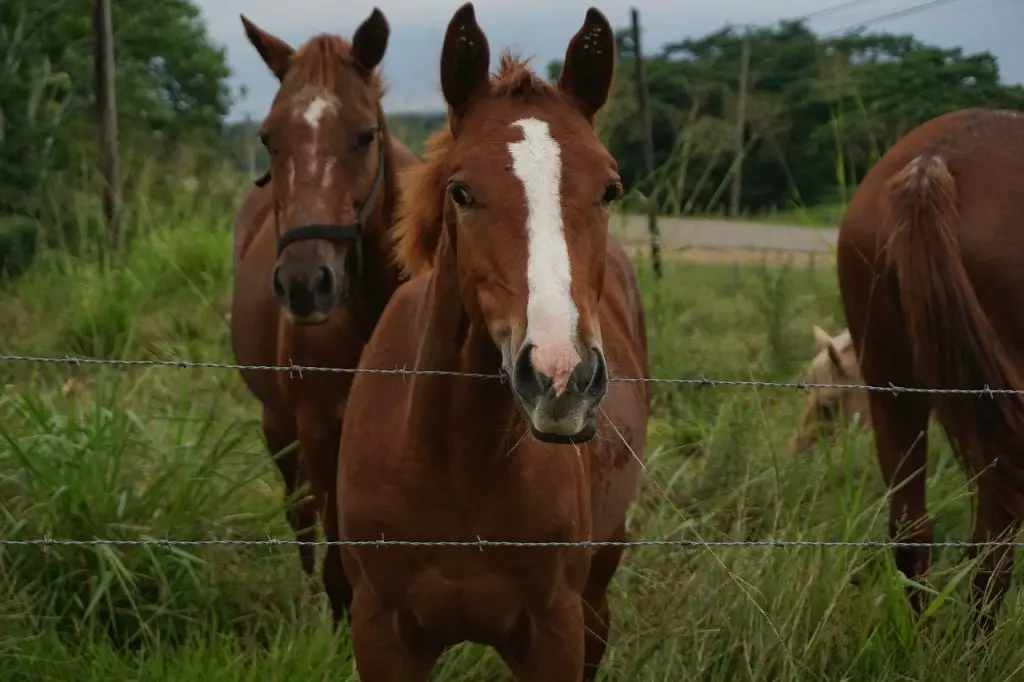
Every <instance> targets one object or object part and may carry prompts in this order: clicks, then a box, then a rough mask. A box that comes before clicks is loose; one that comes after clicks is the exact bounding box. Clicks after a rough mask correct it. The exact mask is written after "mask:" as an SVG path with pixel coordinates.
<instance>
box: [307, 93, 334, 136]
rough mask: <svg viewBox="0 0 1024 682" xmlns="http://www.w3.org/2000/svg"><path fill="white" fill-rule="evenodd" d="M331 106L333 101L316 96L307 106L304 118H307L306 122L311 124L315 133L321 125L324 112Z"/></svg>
mask: <svg viewBox="0 0 1024 682" xmlns="http://www.w3.org/2000/svg"><path fill="white" fill-rule="evenodd" d="M330 107H331V103H330V102H328V101H327V100H326V99H324V98H323V97H314V98H313V101H312V102H310V103H309V106H308V107H306V112H305V113H304V114H302V118H304V119H306V123H308V124H309V127H310V128H312V129H313V132H314V133H315V132H316V130H317V128H319V127H320V119H321V118H322V117H323V115H324V112H325V111H327V109H328V108H330Z"/></svg>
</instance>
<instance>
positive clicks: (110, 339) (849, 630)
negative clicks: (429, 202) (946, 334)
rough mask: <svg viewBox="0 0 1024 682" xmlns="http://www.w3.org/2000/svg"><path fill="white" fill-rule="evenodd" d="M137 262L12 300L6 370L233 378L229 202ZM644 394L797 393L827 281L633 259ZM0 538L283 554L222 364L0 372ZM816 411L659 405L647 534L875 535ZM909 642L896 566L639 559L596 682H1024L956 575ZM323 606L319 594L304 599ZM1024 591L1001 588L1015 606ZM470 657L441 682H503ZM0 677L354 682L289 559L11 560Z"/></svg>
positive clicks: (239, 395)
mask: <svg viewBox="0 0 1024 682" xmlns="http://www.w3.org/2000/svg"><path fill="white" fill-rule="evenodd" d="M132 211H133V212H132V213H131V227H132V232H133V234H134V235H135V237H134V241H133V243H132V245H131V247H130V248H129V249H128V250H127V251H126V252H125V253H124V254H123V255H119V256H117V257H115V258H112V259H111V260H110V261H109V263H108V266H107V267H103V268H101V267H99V266H98V265H96V263H97V262H99V260H100V259H99V258H98V256H97V255H96V254H95V253H92V252H91V251H90V250H89V249H85V250H83V251H81V252H80V253H79V254H78V255H68V254H67V253H66V252H64V253H61V252H52V253H47V254H45V255H44V256H42V257H41V258H40V259H38V260H37V261H36V262H35V263H34V264H33V265H32V267H31V269H30V270H29V271H28V272H27V274H26V275H25V276H23V277H22V278H20V279H19V280H17V281H16V282H15V283H13V284H11V285H9V286H8V287H7V288H6V290H5V291H4V292H3V293H2V294H0V295H2V298H0V319H2V320H3V327H4V329H3V334H2V337H0V339H2V340H0V348H2V350H3V352H6V353H22V352H23V353H30V354H34V355H53V356H60V357H63V356H64V355H65V354H75V355H82V356H94V357H99V356H102V357H135V358H139V357H161V358H188V359H191V360H204V361H224V362H231V361H232V360H233V358H232V356H231V353H230V350H229V341H228V329H227V325H226V323H225V315H226V313H227V311H228V309H229V291H230V282H231V264H230V251H229V249H230V239H231V238H230V233H229V226H230V223H231V220H232V213H231V209H230V207H229V206H228V205H218V204H212V203H211V204H209V205H207V204H204V203H203V202H201V201H191V200H190V201H188V202H183V203H182V205H176V206H171V207H162V206H160V205H150V206H148V207H147V208H146V210H145V211H142V210H139V209H138V207H137V206H136V207H134V208H133V209H132ZM640 269H641V275H642V278H643V280H644V286H645V291H646V296H647V299H646V300H647V306H648V320H649V324H650V344H651V348H652V352H653V358H652V361H653V370H654V374H655V375H656V376H659V377H682V376H686V377H696V376H700V375H703V376H707V377H725V378H738V379H746V378H755V377H757V378H766V379H778V380H790V379H794V378H798V377H799V376H800V375H801V372H802V368H803V366H804V364H805V363H806V362H807V361H809V359H810V357H811V356H812V354H813V352H814V346H813V342H812V336H811V325H812V324H820V325H822V326H824V327H825V328H827V329H829V330H831V331H837V330H838V329H840V328H841V327H842V326H843V322H842V318H841V315H840V308H839V305H838V298H837V293H836V284H835V276H834V272H832V271H830V270H825V271H822V270H820V269H819V270H818V272H817V273H814V274H811V273H809V272H807V271H803V270H786V269H775V270H764V269H756V268H751V269H746V270H743V271H742V273H741V275H740V278H739V281H738V282H737V281H735V280H734V278H733V273H732V271H731V270H730V269H727V268H716V267H707V266H705V267H698V266H691V265H685V264H673V265H670V266H669V270H668V272H667V276H666V279H665V280H664V281H662V282H661V283H660V284H655V283H654V282H653V281H652V280H651V277H650V272H649V271H648V269H647V268H645V267H644V266H643V265H642V264H641V265H640ZM0 386H2V387H3V388H2V398H0V537H2V538H3V539H5V540H18V539H31V538H43V537H53V538H113V539H135V538H141V537H155V538H177V539H202V538H240V539H254V540H261V539H266V538H267V537H268V536H270V537H277V538H289V537H291V536H290V533H289V531H288V528H287V525H286V523H285V520H284V516H283V514H282V512H281V500H280V490H281V486H280V484H279V481H278V478H277V475H276V470H274V469H273V466H272V464H271V462H270V459H269V457H268V456H267V454H266V453H265V451H264V450H263V447H262V444H261V441H260V437H259V431H258V427H257V420H256V418H257V416H258V409H257V406H256V404H255V402H254V400H253V399H252V398H251V397H250V396H248V394H247V393H246V391H245V389H244V388H243V386H242V383H241V381H240V379H239V377H238V376H237V374H236V373H234V372H232V371H226V370H219V371H218V370H209V371H200V370H193V369H173V368H149V369H129V370H125V369H118V368H98V367H80V368H69V367H65V366H59V365H47V366H42V365H27V364H20V363H4V364H2V365H0ZM803 400H804V396H803V395H802V394H801V393H799V392H797V391H792V390H779V389H764V390H760V389H757V390H755V389H751V388H694V387H669V386H658V387H657V391H656V401H655V415H654V417H653V418H652V420H651V423H650V437H649V447H648V472H647V476H646V479H645V481H644V484H643V487H642V491H641V495H640V500H639V502H638V504H637V505H636V506H635V508H634V510H633V512H632V516H631V520H630V527H631V532H632V535H633V537H634V538H635V539H639V538H647V539H655V538H681V539H693V540H751V539H764V538H776V539H808V540H809V539H821V540H860V539H875V540H881V539H885V538H886V526H887V509H886V507H885V505H884V499H883V489H882V485H881V482H880V479H879V476H878V473H877V471H876V467H875V463H874V461H873V455H872V452H871V449H870V437H868V436H860V437H854V436H847V437H844V438H841V439H840V442H839V444H838V445H836V446H834V447H832V448H831V449H827V450H826V449H823V450H821V451H820V452H818V453H813V454H810V455H805V456H802V457H796V456H794V455H792V454H791V452H790V450H789V444H790V440H791V438H792V436H793V432H794V428H795V425H796V422H797V419H798V416H799V411H800V409H801V407H802V402H803ZM932 442H933V443H935V445H934V446H933V465H934V470H935V471H936V472H938V475H936V476H934V477H933V479H932V482H931V484H930V489H931V499H932V501H933V502H932V512H933V513H934V515H935V517H936V520H937V523H938V539H961V538H966V535H967V530H968V524H969V500H968V497H967V494H966V486H965V482H964V479H963V477H962V476H961V475H960V473H959V471H958V470H957V468H956V465H955V462H954V460H953V459H952V457H951V455H950V453H949V451H948V449H947V448H946V447H945V445H944V444H943V443H942V442H941V440H939V439H935V440H933V441H932ZM937 557H938V567H937V570H936V572H935V574H934V576H933V581H934V589H935V590H937V591H943V590H947V588H948V592H942V597H941V599H939V600H938V601H937V602H936V607H935V608H934V609H933V610H932V611H931V612H930V613H929V614H928V617H927V618H926V619H924V621H923V622H922V623H921V624H920V625H915V624H914V623H913V622H912V621H911V620H910V619H909V618H908V617H907V612H906V611H905V609H904V608H903V604H902V601H901V594H902V592H901V590H902V583H901V581H900V578H899V577H898V576H897V574H896V573H895V572H894V571H893V569H892V567H891V564H890V562H889V558H888V554H887V553H886V552H878V551H871V550H851V549H824V550H823V549H761V548H758V549H749V548H728V549H720V548H715V549H708V548H704V549H700V550H682V549H678V548H664V547H650V548H641V549H637V550H635V551H633V552H631V553H630V554H629V555H628V557H627V560H626V562H625V564H624V565H623V567H622V569H621V570H620V572H619V574H618V576H617V579H616V582H615V584H614V588H613V590H614V601H613V608H614V626H613V635H612V637H613V639H612V642H611V647H610V650H609V655H608V657H607V659H606V669H605V675H604V678H603V679H606V680H642V681H651V682H654V681H659V682H660V681H665V682H677V681H679V680H722V681H729V682H735V681H739V680H764V681H765V682H767V681H775V680H939V679H950V680H953V679H972V680H1010V679H1012V678H1013V676H1014V675H1015V674H1016V672H1017V671H1018V670H1020V669H1021V667H1022V666H1024V611H1022V609H1021V607H1020V605H1019V601H1017V600H1016V599H1015V597H1014V596H1011V598H1010V599H1009V600H1008V603H1007V606H1006V608H1005V610H1004V612H1003V620H1002V625H1001V627H1000V628H999V630H998V631H997V633H996V635H995V638H994V640H993V642H992V643H991V645H990V646H989V647H988V649H976V648H974V647H973V646H972V645H971V644H970V642H969V640H968V638H967V637H966V634H965V633H966V630H965V627H966V622H967V621H966V615H967V613H968V610H967V607H966V605H965V604H964V598H965V595H966V586H965V585H964V584H963V583H964V580H963V572H962V570H961V568H962V566H963V564H960V563H959V562H958V559H959V554H958V552H954V551H946V550H940V551H939V552H938V553H937ZM314 588H315V586H314ZM1015 594H1016V592H1014V593H1012V595H1015ZM500 670H501V668H500V665H499V664H498V662H497V660H496V658H495V657H494V656H493V655H491V654H489V653H487V652H484V651H482V650H480V649H479V648H477V647H471V646H468V647H459V648H457V649H455V650H453V651H451V652H450V653H449V654H448V655H447V656H446V658H445V659H444V662H443V664H442V665H441V666H439V668H438V674H437V677H436V679H438V680H470V681H479V682H489V681H491V680H496V679H504V678H503V677H502V673H501V672H500ZM0 679H3V680H12V681H13V680H146V681H147V682H171V681H174V682H178V681H181V680H190V679H195V680H204V681H216V682H220V681H228V680H232V681H234V680H253V681H257V680H267V681H276V680H282V681H286V680H296V681H298V680H302V681H303V682H306V681H308V680H325V681H326V680H332V681H336V680H355V679H357V678H356V675H355V673H354V671H353V665H352V661H351V656H350V654H349V650H348V644H347V642H346V633H345V631H344V629H343V630H342V632H340V633H339V634H338V636H337V637H334V636H333V635H332V633H331V628H330V625H329V617H328V609H327V607H326V603H325V600H324V599H323V597H322V596H320V595H319V592H318V590H317V589H311V586H310V585H309V583H308V582H307V581H306V579H305V577H304V576H303V575H302V573H301V571H300V569H299V564H298V561H297V557H296V555H295V552H294V550H293V549H290V548H279V547H278V548H274V547H223V546H222V547H206V548H198V549H197V548H188V547H185V548H181V547H174V548H169V547H137V548H111V547H102V546H101V547H82V548H65V547H27V548H26V547H3V548H0Z"/></svg>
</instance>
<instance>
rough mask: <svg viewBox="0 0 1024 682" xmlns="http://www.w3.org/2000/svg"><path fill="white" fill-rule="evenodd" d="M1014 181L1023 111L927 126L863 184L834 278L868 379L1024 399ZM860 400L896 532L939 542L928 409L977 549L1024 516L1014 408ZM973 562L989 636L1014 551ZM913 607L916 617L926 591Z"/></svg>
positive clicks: (1020, 403) (899, 396) (1023, 151)
mask: <svg viewBox="0 0 1024 682" xmlns="http://www.w3.org/2000/svg"><path fill="white" fill-rule="evenodd" d="M1022 177H1024V115H1021V114H1020V113H1017V112H1012V111H998V110H987V109H968V110H964V111H959V112H955V113H951V114H946V115H943V116H940V117H938V118H935V119H933V120H931V121H928V122H926V123H924V124H922V125H921V126H919V127H918V128H916V129H915V130H913V131H911V132H910V133H909V134H908V135H906V136H905V137H904V138H903V139H901V140H900V141H899V142H898V143H897V144H896V145H895V146H894V147H893V148H892V149H890V150H889V152H888V153H886V154H885V156H883V157H882V159H881V160H880V161H879V162H878V163H877V164H876V165H875V166H874V168H872V169H871V171H870V172H869V173H868V174H867V175H866V176H865V178H864V181H863V182H862V183H861V185H860V187H859V188H858V189H857V192H856V194H855V195H854V197H853V200H852V201H851V203H850V206H849V208H848V210H847V212H846V215H845V216H844V217H843V221H842V226H841V227H840V230H839V239H838V266H839V285H840V291H841V293H842V298H843V307H844V309H845V312H846V319H847V321H848V322H849V325H850V333H851V335H852V336H853V342H854V347H855V349H856V355H857V357H858V358H859V359H860V367H861V371H862V373H863V375H864V379H865V381H867V383H869V384H873V385H882V386H888V385H889V383H890V382H891V383H892V384H895V385H897V386H910V387H916V388H925V389H983V388H985V387H988V388H991V389H1013V390H1021V389H1024V380H1022V376H1021V372H1022V370H1024V316H1022V315H1021V313H1020V311H1021V310H1022V309H1024V286H1022V284H1024V280H1022V277H1021V274H1020V273H1021V266H1020V262H1021V260H1022V259H1024V232H1022V231H1021V226H1020V221H1021V216H1022V215H1024V180H1021V178H1022ZM1015 273H1016V274H1015ZM870 403H871V420H872V423H873V425H874V431H875V440H876V448H877V452H878V460H879V463H880V465H881V470H882V474H883V476H884V478H885V481H886V483H887V485H888V486H889V488H890V491H891V495H892V498H891V509H890V532H891V533H892V534H893V536H896V535H901V536H904V537H905V538H906V539H907V540H910V541H917V542H926V543H927V542H931V541H932V540H933V538H934V534H935V533H934V525H933V523H932V521H931V519H930V518H929V517H928V512H927V509H926V505H925V476H926V473H927V452H928V447H927V445H928V442H927V441H928V438H927V426H928V418H929V415H930V413H931V412H932V411H933V410H934V411H935V414H936V417H937V418H938V420H939V422H940V423H941V424H942V426H943V428H944V430H945V432H946V434H947V436H948V437H949V440H950V442H951V444H952V446H953V448H954V449H955V451H956V453H957V455H958V457H959V459H960V461H961V463H962V465H963V468H964V470H965V471H966V473H967V474H968V476H970V477H971V478H972V479H973V480H974V481H975V484H976V490H977V492H976V496H975V514H974V515H975V519H974V533H973V541H975V542H989V541H995V540H1004V539H1013V537H1014V536H1015V535H1016V533H1017V531H1018V530H1019V526H1020V520H1021V514H1022V512H1024V505H1022V501H1024V397H1022V396H1021V395H1018V394H1006V395H988V396H986V395H977V394H975V395H969V394H968V395H965V394H960V395H955V394H942V393H931V394H929V393H897V392H886V391H872V392H871V394H870ZM972 554H979V552H977V551H973V552H972ZM981 555H982V556H981V558H980V566H979V567H978V569H979V570H978V572H977V573H976V574H975V576H974V579H973V588H972V598H973V600H974V601H975V605H976V608H977V614H978V616H979V617H980V620H979V625H981V626H982V628H983V631H988V629H990V628H991V627H992V625H993V624H994V618H995V615H994V614H995V611H996V610H997V608H998V606H999V604H1000V603H1001V602H1002V599H1003V597H1004V595H1005V592H1006V590H1007V589H1008V588H1009V584H1010V575H1011V568H1012V564H1013V550H1012V548H1009V547H1006V548H1002V547H1000V548H999V549H997V550H996V551H986V552H983V553H981ZM895 561H896V565H897V567H898V568H899V569H900V570H901V571H902V572H903V573H904V574H906V575H907V576H908V577H909V578H911V579H913V580H920V579H921V578H923V577H924V575H925V574H926V573H927V571H928V569H929V567H930V564H931V552H930V551H929V549H927V548H920V547H900V548H897V549H896V550H895ZM986 595H987V596H988V597H989V599H982V598H983V597H985V596H986ZM909 597H910V600H911V603H912V605H913V607H914V609H915V610H917V611H919V610H920V609H921V607H922V596H921V594H920V593H919V592H918V591H916V590H913V589H911V590H910V593H909Z"/></svg>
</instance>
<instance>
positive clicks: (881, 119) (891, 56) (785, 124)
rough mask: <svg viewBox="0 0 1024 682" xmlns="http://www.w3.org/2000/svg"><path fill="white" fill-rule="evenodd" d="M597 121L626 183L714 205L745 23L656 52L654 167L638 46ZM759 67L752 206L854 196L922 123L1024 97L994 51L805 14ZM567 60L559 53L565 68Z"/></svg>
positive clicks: (622, 42)
mask: <svg viewBox="0 0 1024 682" xmlns="http://www.w3.org/2000/svg"><path fill="white" fill-rule="evenodd" d="M617 36H618V37H619V59H620V63H619V68H618V70H617V74H616V82H615V84H614V85H613V88H612V96H611V101H610V102H609V103H608V105H607V107H606V108H605V110H604V111H603V112H602V114H601V117H600V118H599V122H598V130H599V133H600V134H601V136H602V139H603V140H604V141H605V143H606V144H607V145H608V147H609V149H610V150H611V152H612V153H613V154H614V155H615V157H616V158H617V159H618V161H619V168H620V172H621V174H622V176H623V179H624V180H625V182H626V184H627V186H629V187H631V188H633V189H637V190H639V191H640V192H642V193H644V194H651V195H653V196H654V198H655V200H656V201H658V202H659V204H660V206H661V208H662V210H665V211H667V212H700V211H711V210H715V209H716V208H717V207H719V205H720V204H721V202H722V200H724V199H725V192H724V191H723V190H724V189H725V188H726V187H727V183H728V179H729V173H730V167H731V164H732V160H733V140H732V132H731V131H732V128H733V122H734V121H735V116H736V101H737V95H738V84H739V73H740V58H741V49H742V40H743V34H742V33H740V32H739V31H737V30H736V29H734V28H730V27H726V28H723V29H721V30H719V31H716V32H714V33H711V34H708V35H706V36H703V37H701V38H697V39H692V40H684V41H680V42H677V43H670V44H667V45H665V46H664V47H663V48H662V49H661V51H660V52H659V53H656V54H654V55H649V56H648V57H647V66H646V70H647V80H648V90H649V98H648V99H649V101H650V107H651V118H652V122H653V125H654V146H655V162H656V164H657V166H658V169H657V171H656V172H655V174H654V176H653V177H651V178H648V177H645V175H646V173H645V171H644V163H643V154H642V150H643V147H642V144H641V143H642V140H641V137H640V136H641V134H642V130H641V127H640V126H639V125H638V124H637V120H638V119H637V110H636V102H635V89H634V85H633V73H634V67H633V59H634V55H633V52H632V46H631V45H630V41H629V37H628V35H627V34H626V32H624V31H619V32H617ZM749 39H750V41H751V55H752V59H751V72H750V78H749V82H748V100H747V101H748V105H747V117H746V121H747V122H746V144H747V150H746V155H745V160H744V170H743V193H742V203H743V206H744V207H745V209H747V210H749V211H755V212H756V211H764V210H768V209H770V208H773V207H786V206H789V205H793V204H797V205H803V206H809V205H813V204H819V203H831V202H837V201H844V200H845V199H846V198H848V196H849V194H850V193H851V192H852V190H853V188H854V187H855V186H856V182H857V180H858V179H859V178H861V177H863V175H864V173H866V172H867V170H868V169H869V168H870V167H871V165H872V164H873V163H874V162H875V161H876V160H877V159H878V157H879V155H880V154H881V153H883V152H884V151H885V149H886V148H888V147H889V146H891V145H892V144H893V143H895V142H896V141H897V140H898V139H899V138H900V137H901V136H902V135H904V134H905V133H906V132H907V131H908V130H910V129H911V128H912V127H914V126H916V125H918V124H919V123H922V122H923V121H925V120H928V119H930V118H933V117H935V116H938V115H940V114H942V113H945V112H948V111H954V110H956V109H961V108H964V107H969V106H989V107H1005V108H1010V109H1022V108H1024V88H1021V87H1020V86H1010V85H1007V84H1004V83H1002V82H1001V81H1000V78H999V68H998V63H997V61H996V59H995V57H993V56H992V55H991V54H989V53H987V52H982V53H978V54H964V53H963V51H962V50H960V49H941V48H938V47H935V46H930V45H927V44H925V43H923V42H921V41H919V40H917V39H916V38H914V37H912V36H907V35H892V34H884V33H880V34H863V33H850V34H847V35H844V36H840V37H836V38H829V39H822V38H819V37H818V36H816V35H815V34H814V33H812V32H811V31H810V30H809V29H808V28H807V27H806V25H805V24H804V23H803V22H799V21H786V22H781V23H780V24H778V25H776V26H773V27H767V28H760V29H757V30H755V31H752V32H751V33H750V34H749ZM560 69H561V65H560V64H559V63H557V62H554V63H552V64H551V65H550V66H549V75H550V76H551V77H552V78H554V77H557V74H558V72H559V71H560Z"/></svg>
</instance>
